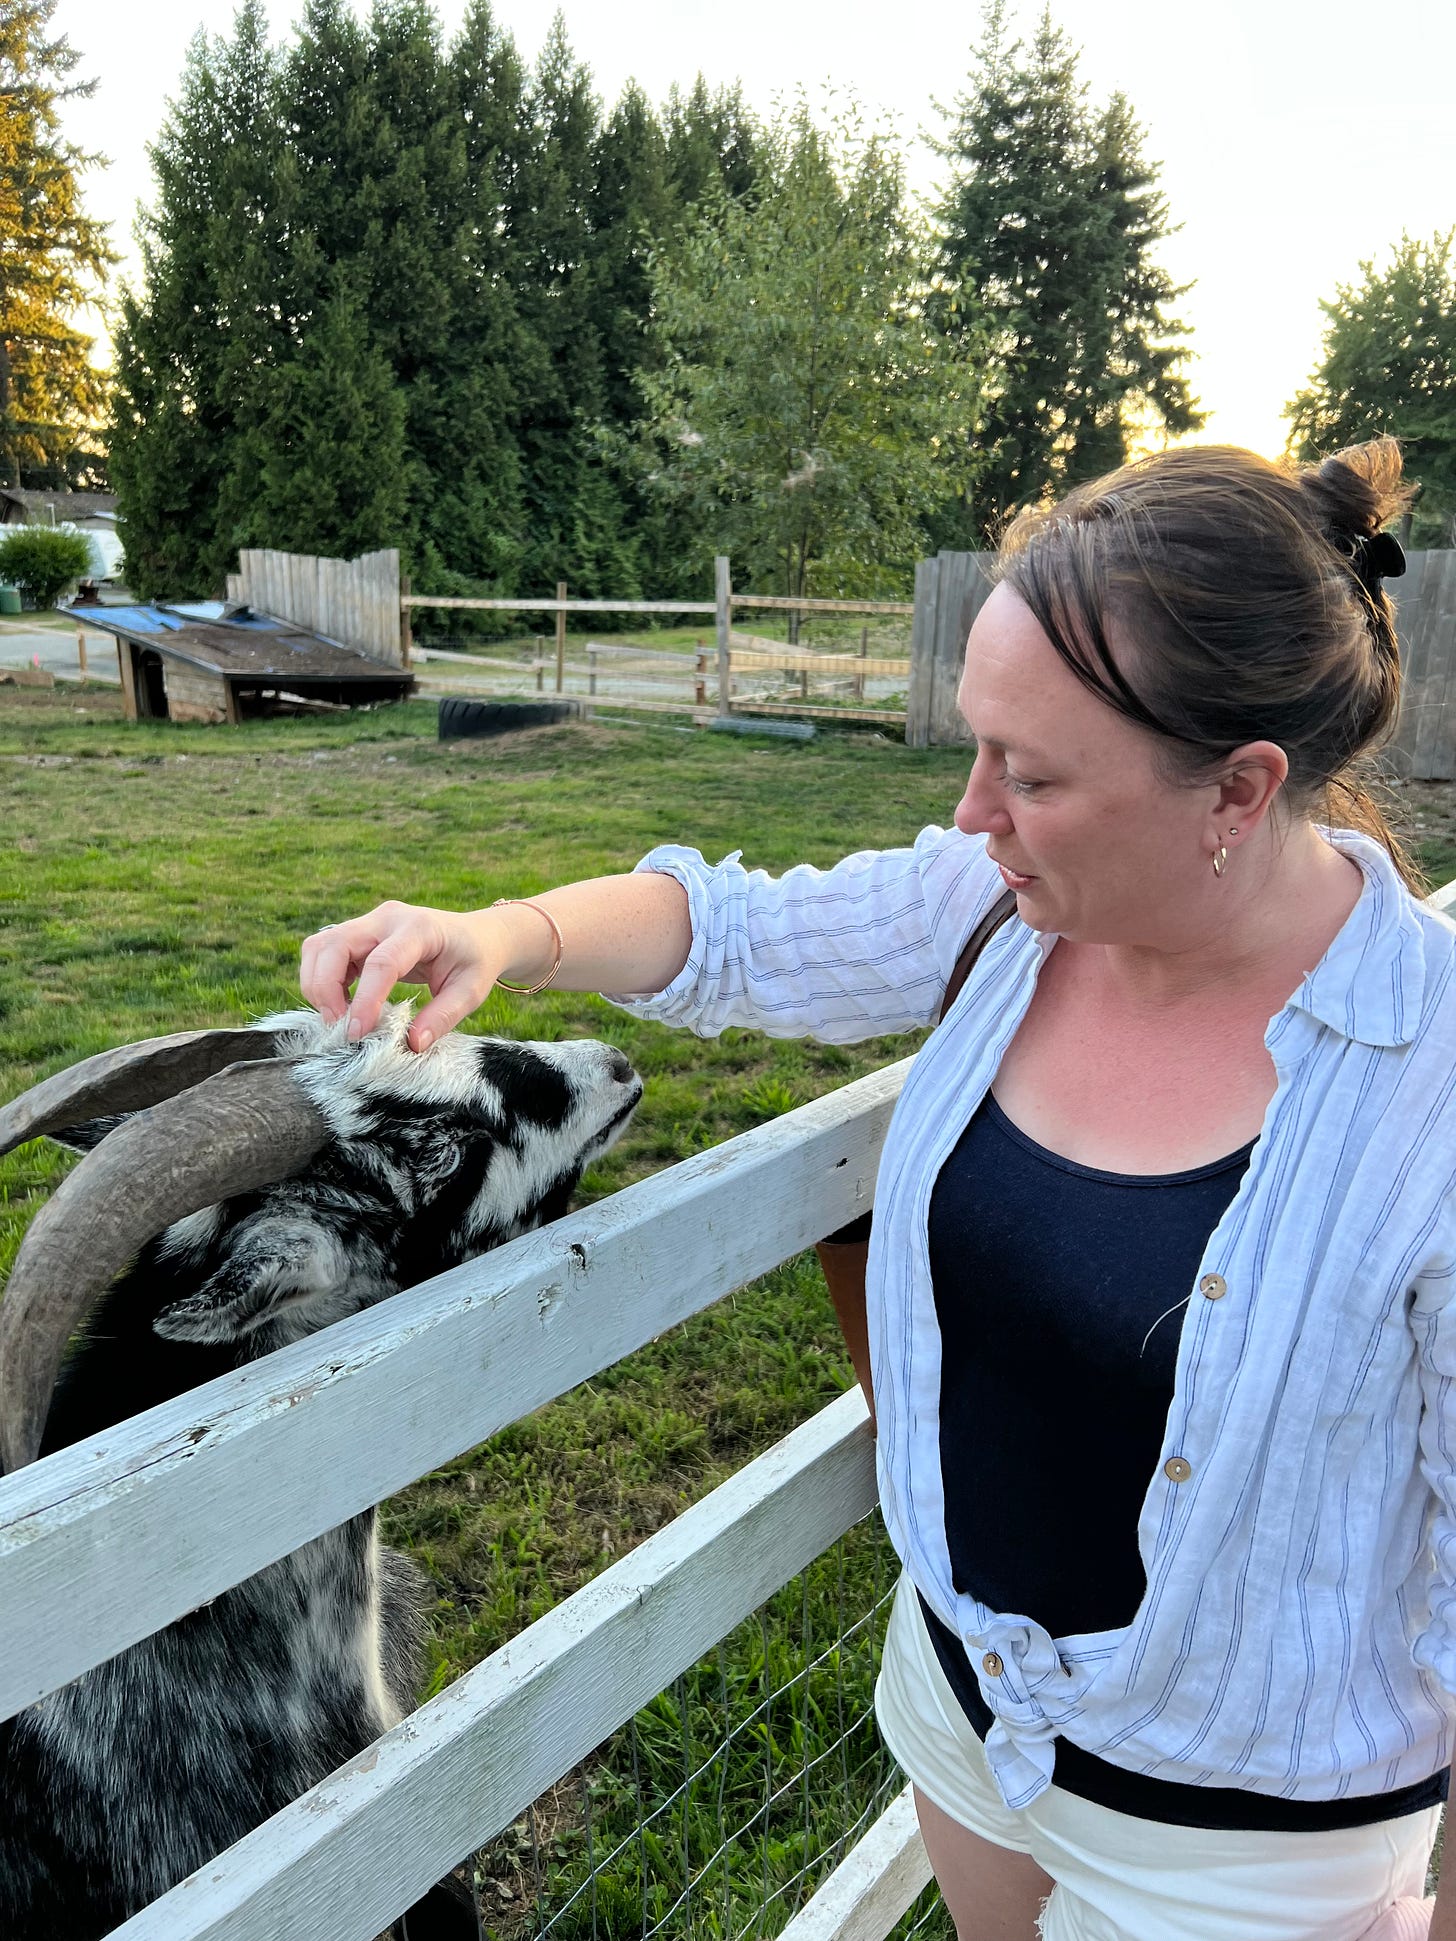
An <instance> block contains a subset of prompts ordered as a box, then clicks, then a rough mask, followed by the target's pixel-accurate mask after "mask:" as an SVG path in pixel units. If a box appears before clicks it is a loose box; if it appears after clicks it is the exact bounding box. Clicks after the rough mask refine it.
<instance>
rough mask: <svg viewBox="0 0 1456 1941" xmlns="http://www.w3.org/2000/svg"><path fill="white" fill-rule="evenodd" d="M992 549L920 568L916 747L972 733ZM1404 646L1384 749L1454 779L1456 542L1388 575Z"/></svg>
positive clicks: (1412, 771)
mask: <svg viewBox="0 0 1456 1941" xmlns="http://www.w3.org/2000/svg"><path fill="white" fill-rule="evenodd" d="M993 559H994V555H993V554H989V553H940V554H938V555H937V557H936V558H935V559H929V560H922V561H921V562H920V564H919V565H918V566H917V567H916V569H915V621H914V627H913V632H912V637H911V649H910V652H911V668H910V696H909V704H908V707H907V711H906V719H905V740H906V744H907V745H908V746H909V747H911V748H928V747H933V746H936V745H938V744H941V743H955V742H966V741H969V739H970V737H969V735H968V734H967V733H966V729H965V724H964V722H963V721H962V720H961V718H960V715H959V713H958V712H957V710H956V705H955V696H956V688H957V685H958V683H959V680H960V671H961V662H962V656H963V654H964V650H965V644H966V635H967V634H968V633H969V632H970V630H971V623H972V621H973V620H974V619H975V617H976V615H977V613H978V612H979V611H980V609H981V606H982V604H983V603H984V601H985V599H986V597H987V595H988V594H989V592H990V590H991V588H990V581H989V578H988V569H989V567H990V565H991V562H992V560H993ZM1386 591H1387V592H1388V593H1389V594H1390V596H1391V599H1392V600H1393V602H1394V604H1395V609H1396V627H1397V631H1398V633H1399V637H1400V649H1401V670H1402V683H1401V710H1400V718H1399V722H1398V724H1397V727H1396V732H1395V735H1394V738H1393V739H1392V741H1391V743H1390V746H1389V749H1388V751H1387V758H1388V760H1389V761H1390V764H1391V766H1392V767H1393V768H1394V770H1395V772H1396V773H1397V774H1399V775H1402V776H1406V777H1409V778H1411V779H1413V780H1416V781H1428V782H1429V781H1442V782H1447V781H1452V780H1456V551H1451V550H1442V551H1432V552H1423V553H1411V554H1409V555H1408V556H1407V565H1406V572H1405V575H1404V577H1403V578H1401V579H1398V580H1388V581H1387V582H1386Z"/></svg>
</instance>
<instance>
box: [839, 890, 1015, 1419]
mask: <svg viewBox="0 0 1456 1941" xmlns="http://www.w3.org/2000/svg"><path fill="white" fill-rule="evenodd" d="M1015 908H1016V892H1015V891H1014V890H1007V891H1006V893H1005V894H1004V895H1003V896H998V897H997V899H996V901H995V902H994V903H993V904H992V905H991V907H990V909H989V910H988V911H987V912H986V914H985V916H983V917H982V918H981V921H980V922H979V923H978V924H977V925H976V927H975V929H974V930H973V931H972V932H971V934H970V936H969V937H967V938H966V941H965V946H964V948H963V949H962V951H961V954H960V956H959V957H958V958H957V959H956V963H955V969H954V970H953V971H952V972H951V974H950V982H949V983H948V984H947V985H946V987H945V996H944V997H943V998H942V999H941V1005H940V1011H939V1013H938V1015H937V1018H936V1022H937V1024H938V1023H940V1021H941V1020H942V1019H943V1018H944V1017H945V1014H946V1012H947V1011H949V1009H950V1007H951V1006H952V1005H953V1004H954V1003H955V1001H956V999H957V998H958V997H959V996H960V994H961V991H962V989H963V988H964V986H965V981H966V979H967V978H968V977H969V976H970V974H971V971H972V969H973V968H974V966H975V962H976V959H977V958H978V957H979V956H980V954H981V952H982V951H983V950H984V949H985V948H986V945H987V943H988V942H989V941H990V939H991V938H992V937H993V936H994V935H995V934H996V932H997V931H998V930H999V929H1000V928H1001V925H1002V924H1003V923H1005V921H1006V919H1007V918H1008V917H1009V916H1010V915H1011V913H1012V911H1013V910H1014V909H1015ZM871 1217H872V1216H871V1215H870V1214H868V1213H862V1214H861V1215H860V1217H859V1218H858V1219H857V1220H851V1221H850V1223H849V1225H848V1226H847V1227H841V1228H840V1229H839V1231H838V1232H837V1233H831V1234H830V1235H828V1237H827V1238H826V1239H823V1240H821V1241H820V1242H819V1244H818V1249H817V1251H818V1254H819V1265H820V1267H821V1268H822V1269H823V1271H824V1281H825V1285H826V1286H827V1287H828V1289H829V1293H830V1297H831V1299H832V1300H833V1302H834V1312H835V1315H836V1316H837V1317H838V1321H839V1326H840V1331H841V1333H842V1334H843V1336H844V1344H845V1346H846V1347H847V1348H848V1350H849V1358H850V1360H851V1361H852V1362H853V1364H854V1372H855V1374H856V1375H857V1376H858V1377H859V1385H860V1387H861V1388H862V1389H863V1390H864V1397H865V1401H866V1402H867V1403H868V1404H869V1411H870V1424H871V1426H872V1427H873V1425H874V1419H875V1396H874V1389H873V1387H872V1385H871V1382H870V1343H869V1321H868V1318H867V1316H866V1313H865V1266H866V1263H867V1261H868V1259H869V1251H870V1244H869V1243H870V1222H871Z"/></svg>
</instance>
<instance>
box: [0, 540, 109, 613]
mask: <svg viewBox="0 0 1456 1941" xmlns="http://www.w3.org/2000/svg"><path fill="white" fill-rule="evenodd" d="M90 571H91V547H90V545H89V543H88V542H87V539H86V535H85V533H83V532H61V531H59V530H58V529H57V528H55V527H53V526H16V527H15V528H14V530H13V531H11V532H8V533H6V535H5V537H4V538H3V539H0V580H5V581H8V582H10V583H11V584H13V585H15V586H18V587H19V588H20V590H21V592H22V593H23V594H24V595H25V597H26V599H27V600H29V601H31V603H32V604H33V605H35V606H38V607H53V606H54V605H55V603H56V601H57V600H58V599H59V597H60V595H61V594H62V593H64V592H65V590H66V588H67V587H68V586H69V585H70V584H71V582H72V580H79V579H83V578H84V577H85V576H86V575H87V574H88V573H89V572H90Z"/></svg>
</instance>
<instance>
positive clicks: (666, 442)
mask: <svg viewBox="0 0 1456 1941" xmlns="http://www.w3.org/2000/svg"><path fill="white" fill-rule="evenodd" d="M917 242H918V239H917V237H916V234H915V231H914V228H913V226H912V224H911V222H910V220H909V218H908V216H907V214H906V208H905V197H904V179H903V170H902V164H901V161H900V157H899V155H898V153H897V152H896V151H895V149H894V148H893V147H892V146H891V145H890V144H889V143H888V142H887V141H886V140H884V139H883V138H882V137H881V136H879V135H877V134H872V133H869V134H867V133H866V132H865V131H864V130H863V128H862V127H861V126H860V124H859V120H858V117H857V114H856V113H855V111H854V110H852V109H847V110H844V111H842V112H840V113H838V114H837V115H835V116H833V117H832V118H831V119H830V120H829V121H828V123H827V125H818V124H816V122H815V120H814V118H813V117H812V116H811V114H810V112H809V110H808V108H807V107H806V105H805V104H804V103H803V102H802V101H801V102H799V104H798V105H797V106H795V107H793V108H791V109H789V110H787V111H785V112H784V113H782V114H781V115H780V116H779V118H778V119H777V121H776V122H775V123H774V124H773V125H772V126H771V127H770V128H769V129H767V130H766V131H765V133H764V136H763V141H762V146H761V150H760V156H759V174H758V179H757V183H756V187H755V191H754V194H753V196H752V197H751V198H745V197H733V196H731V195H729V194H727V193H726V192H725V191H723V190H721V189H720V190H718V191H717V192H716V193H710V194H709V195H708V196H707V197H706V198H705V200H704V202H703V204H702V209H701V214H700V216H699V219H698V221H697V223H696V225H695V226H693V227H692V228H691V229H690V230H689V231H688V233H687V234H686V235H685V236H684V237H683V238H682V239H681V241H679V242H678V243H677V244H675V245H674V247H673V248H671V249H668V250H664V251H661V252H660V253H659V255H658V256H657V258H656V259H655V268H656V276H655V286H654V304H655V317H656V321H655V326H654V327H655V333H656V338H657V344H656V350H657V360H656V363H655V365H654V366H653V367H651V368H649V370H648V372H647V374H646V376H645V377H644V380H643V384H644V391H645V394H646V399H647V406H648V417H649V423H650V449H651V454H652V455H651V468H652V471H653V473H654V475H655V481H656V484H657V487H658V489H659V490H660V491H661V492H662V493H663V494H664V495H666V496H668V497H669V498H671V499H673V500H675V501H676V502H677V503H679V504H681V505H686V506H688V507H690V508H691V509H692V512H693V515H694V521H695V525H696V529H697V533H698V543H699V548H700V553H701V555H702V556H706V555H707V554H709V553H711V552H713V551H719V552H728V553H731V554H732V556H733V557H734V559H735V561H737V562H741V566H742V569H744V570H745V571H746V573H747V574H748V575H749V576H751V578H752V579H753V581H754V582H755V583H756V584H757V586H758V587H759V589H760V590H765V589H772V590H774V591H781V592H783V593H786V594H808V593H811V591H817V592H821V593H822V592H829V591H843V590H853V591H866V592H867V591H871V590H881V589H884V588H887V587H903V586H904V585H905V584H906V581H907V577H908V574H909V572H910V569H911V566H912V563H913V561H914V560H915V558H916V557H917V556H918V553H919V550H920V531H919V526H918V520H919V518H920V517H921V516H922V515H923V514H925V513H926V512H928V511H929V510H930V508H931V507H932V505H933V504H934V502H935V500H936V497H937V495H938V494H939V493H940V492H941V491H943V490H944V484H945V480H944V475H943V473H942V471H941V469H940V467H939V466H938V464H937V444H938V441H942V440H944V439H945V437H946V434H947V433H948V432H950V431H959V432H960V433H961V440H960V442H961V446H962V448H963V449H964V448H965V443H966V440H965V425H966V423H967V422H968V421H969V419H970V417H971V415H972V413H973V407H974V402H975V400H974V366H973V365H971V364H970V363H969V362H961V363H960V364H957V362H956V360H955V359H954V358H953V357H952V355H951V353H950V351H949V349H948V347H947V345H946V341H945V339H944V337H943V336H942V335H940V334H939V333H937V332H935V331H933V330H931V329H930V328H929V327H928V326H927V324H926V321H925V319H924V316H923V315H922V312H921V308H920V296H921V289H920V281H919V277H920V263H921V256H920V252H919V249H918V247H917Z"/></svg>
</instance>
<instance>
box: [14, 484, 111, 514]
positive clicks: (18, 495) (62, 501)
mask: <svg viewBox="0 0 1456 1941" xmlns="http://www.w3.org/2000/svg"><path fill="white" fill-rule="evenodd" d="M0 499H9V500H11V501H12V502H13V503H14V504H15V505H18V506H23V507H24V508H25V510H26V511H27V512H42V511H44V510H45V508H46V507H47V506H54V507H55V509H56V520H57V523H59V522H61V521H62V520H66V519H95V518H98V517H100V518H106V517H109V518H112V519H114V518H115V517H116V494H115V493H114V492H55V491H45V490H42V489H41V488H39V487H37V486H31V485H6V486H0Z"/></svg>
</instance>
